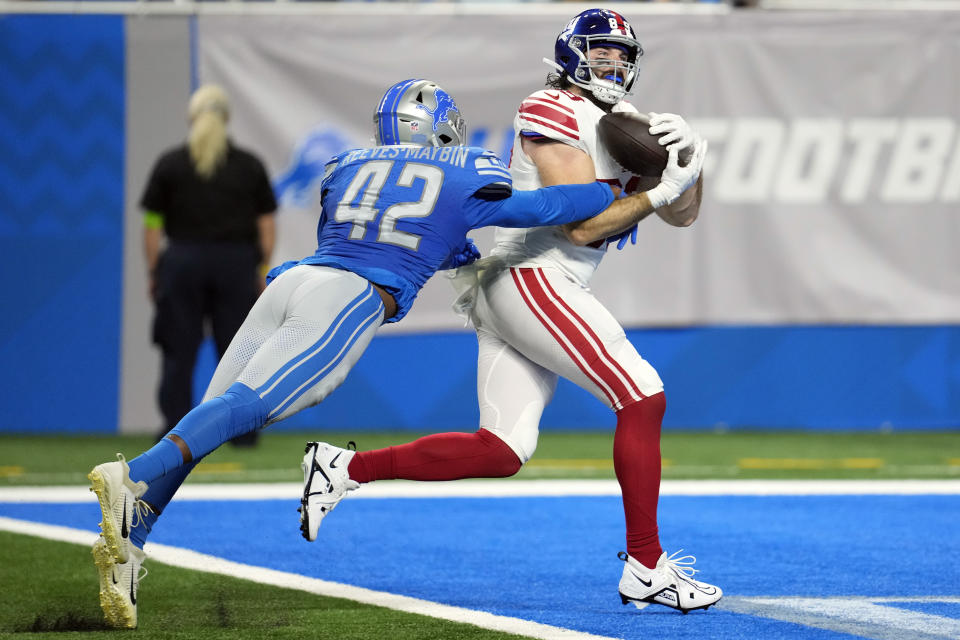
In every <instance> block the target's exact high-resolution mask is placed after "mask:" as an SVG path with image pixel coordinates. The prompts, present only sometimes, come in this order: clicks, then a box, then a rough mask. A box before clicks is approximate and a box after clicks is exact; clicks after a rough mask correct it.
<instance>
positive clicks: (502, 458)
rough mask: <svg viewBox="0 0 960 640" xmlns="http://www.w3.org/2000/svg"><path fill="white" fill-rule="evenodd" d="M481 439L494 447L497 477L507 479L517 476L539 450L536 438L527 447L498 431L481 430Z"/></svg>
mask: <svg viewBox="0 0 960 640" xmlns="http://www.w3.org/2000/svg"><path fill="white" fill-rule="evenodd" d="M478 433H479V434H480V436H481V437H483V438H484V439H485V440H487V441H488V443H490V444H491V445H495V446H494V451H495V452H496V454H495V456H496V464H495V465H494V466H495V467H496V469H497V472H498V473H497V477H501V478H506V477H509V476H512V475H514V474H516V473H517V472H518V471H520V469H521V468H522V467H523V465H524V464H526V462H527V460H529V459H530V457H531V456H532V455H533V452H534V450H535V449H536V448H537V441H536V438H534V439H533V442H532V443H528V444H527V445H526V446H523V444H521V443H518V442H517V441H516V440H515V439H514V438H511V437H510V436H508V435H506V434H505V433H503V432H502V431H500V430H498V429H491V428H481V429H480V431H479V432H478Z"/></svg>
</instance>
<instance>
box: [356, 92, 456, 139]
mask: <svg viewBox="0 0 960 640" xmlns="http://www.w3.org/2000/svg"><path fill="white" fill-rule="evenodd" d="M373 127H374V138H375V139H376V142H377V144H378V145H390V144H413V145H417V146H421V147H453V146H457V145H461V144H463V143H464V140H465V139H466V135H467V127H466V122H465V121H464V119H463V116H462V115H460V109H459V108H458V107H457V103H456V102H454V100H453V96H451V95H450V94H449V93H447V92H446V91H444V90H443V89H442V88H440V86H439V85H437V84H436V83H435V82H431V81H430V80H419V79H410V80H404V81H402V82H398V83H397V84H395V85H393V86H392V87H390V88H389V89H387V92H386V93H384V94H383V98H382V99H381V100H380V104H379V105H378V106H377V110H376V112H374V114H373Z"/></svg>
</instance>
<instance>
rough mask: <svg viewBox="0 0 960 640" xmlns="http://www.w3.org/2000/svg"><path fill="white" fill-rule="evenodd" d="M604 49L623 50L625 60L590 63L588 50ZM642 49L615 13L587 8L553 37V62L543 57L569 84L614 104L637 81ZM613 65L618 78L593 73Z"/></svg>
mask: <svg viewBox="0 0 960 640" xmlns="http://www.w3.org/2000/svg"><path fill="white" fill-rule="evenodd" d="M599 46H607V47H610V46H612V47H616V48H619V49H623V50H624V51H626V53H627V59H626V60H625V61H606V60H605V61H591V60H589V55H588V54H589V51H590V49H591V48H594V47H599ZM642 55H643V47H641V46H640V43H639V42H638V41H637V37H636V34H635V33H634V32H633V27H631V26H630V23H629V22H627V21H626V19H625V18H624V17H623V16H622V15H620V14H619V13H617V12H616V11H609V10H607V9H588V10H587V11H584V12H583V13H580V14H579V15H577V16H576V17H574V18H573V20H571V21H570V22H569V23H568V24H567V26H566V28H565V29H564V30H563V31H561V32H560V35H559V36H557V43H556V45H555V47H554V59H553V60H548V59H546V58H544V62H546V63H548V64H550V65H551V66H553V67H554V68H556V70H557V71H558V72H560V73H561V74H563V75H565V76H566V78H567V79H568V80H569V81H570V82H571V83H573V84H575V85H577V86H578V87H581V88H583V89H586V90H587V91H590V92H591V93H592V94H593V95H594V96H595V97H596V98H597V99H598V100H601V101H603V102H606V103H608V104H616V103H617V102H620V100H622V99H623V97H624V96H625V95H627V94H629V93H630V89H632V88H633V83H634V82H635V81H636V79H637V69H638V68H639V67H638V64H637V61H638V60H639V58H640V56H642ZM611 65H612V66H614V67H615V68H616V69H617V70H618V71H621V72H622V76H621V75H620V74H619V73H618V74H614V75H612V76H607V77H606V78H600V77H597V75H596V74H594V68H596V67H601V66H603V67H608V66H611Z"/></svg>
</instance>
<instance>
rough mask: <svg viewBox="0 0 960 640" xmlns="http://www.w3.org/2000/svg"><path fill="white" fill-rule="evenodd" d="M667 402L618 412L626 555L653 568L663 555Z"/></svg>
mask: <svg viewBox="0 0 960 640" xmlns="http://www.w3.org/2000/svg"><path fill="white" fill-rule="evenodd" d="M666 407H667V401H666V398H665V397H664V395H663V393H662V392H661V393H658V394H656V395H653V396H650V397H649V398H646V399H644V400H641V401H640V402H635V403H633V404H631V405H630V406H628V407H624V408H623V409H621V410H620V411H618V412H617V431H616V433H615V435H614V437H613V469H614V471H615V472H616V474H617V481H618V482H619V483H620V491H621V492H622V493H623V512H624V515H625V516H626V521H627V553H629V554H630V555H631V556H633V558H635V559H636V560H638V561H639V562H640V564H642V565H644V566H645V567H648V568H651V569H652V568H653V567H654V566H656V564H657V559H658V558H659V557H660V554H661V553H663V549H661V548H660V536H659V534H658V533H657V500H658V499H659V498H660V423H661V422H662V421H663V412H664V410H665V409H666Z"/></svg>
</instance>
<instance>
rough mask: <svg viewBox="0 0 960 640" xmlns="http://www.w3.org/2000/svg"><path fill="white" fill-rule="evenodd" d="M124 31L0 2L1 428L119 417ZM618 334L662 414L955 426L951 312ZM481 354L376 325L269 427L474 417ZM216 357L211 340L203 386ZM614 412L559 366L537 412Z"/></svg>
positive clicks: (828, 425) (425, 425)
mask: <svg viewBox="0 0 960 640" xmlns="http://www.w3.org/2000/svg"><path fill="white" fill-rule="evenodd" d="M124 38H125V31H124V19H123V18H121V17H104V16H3V17H0V252H2V253H0V256H2V258H0V259H2V264H3V265H4V266H3V269H4V270H3V274H4V276H5V277H4V282H5V284H6V286H7V291H6V296H5V300H6V303H5V305H4V311H5V313H4V314H3V318H4V320H3V323H4V324H3V326H2V328H3V331H2V332H0V363H2V365H3V366H2V368H0V388H2V389H3V396H2V397H3V399H4V411H3V412H2V414H0V432H8V433H9V432H37V433H55V432H76V433H80V432H83V433H113V432H116V431H117V430H118V428H119V422H120V418H119V417H118V405H119V403H120V401H119V394H120V389H119V386H120V384H119V382H118V381H119V379H120V377H121V375H122V371H123V365H122V353H121V351H122V349H121V346H120V344H121V340H120V334H121V326H120V324H121V317H122V316H123V314H124V312H123V307H124V304H132V303H131V302H130V301H129V300H126V301H125V300H124V299H123V298H124V296H123V293H122V292H123V290H124V283H123V282H121V274H122V272H123V260H124V251H125V247H124V243H125V242H126V243H127V244H129V243H130V242H135V241H137V240H138V239H139V236H138V235H137V234H133V235H130V234H128V235H127V239H126V241H125V240H124V228H123V227H124V208H125V207H124V202H125V198H126V200H129V194H126V193H125V192H124V184H125V178H128V177H127V176H125V175H124V148H125V144H126V141H125V138H124V130H125V129H124V123H125V119H126V118H127V115H128V114H126V113H125V107H124V105H125V104H128V103H127V102H125V101H126V100H127V98H128V96H126V95H125V94H126V85H125V75H124V72H125V63H126V61H125V59H124V46H125V42H124ZM176 103H177V104H178V105H179V104H181V103H182V101H181V100H180V98H179V96H178V97H177V99H176ZM177 117H178V118H179V117H180V116H179V114H178V115H177ZM154 151H155V150H150V154H151V155H152V154H153V152H154ZM127 184H131V183H130V182H129V181H128V182H127ZM126 248H127V249H129V246H128V247H126ZM128 253H129V252H128ZM127 297H128V298H129V297H130V296H127ZM138 304H139V303H138ZM143 304H144V305H145V304H146V302H145V300H144V302H143ZM142 315H144V316H146V315H148V314H147V313H146V312H145V313H144V314H142ZM144 333H146V331H145V332H144ZM629 334H630V338H631V339H632V340H633V341H634V343H635V344H637V345H638V347H639V349H640V351H641V352H642V353H643V354H644V355H645V357H647V358H648V359H649V360H650V361H651V362H652V363H653V364H654V365H655V366H656V367H657V369H658V370H659V371H660V373H661V375H662V377H663V379H664V380H665V382H666V385H667V394H668V409H667V415H666V422H665V424H666V427H667V428H713V427H716V426H725V427H728V428H758V427H759V428H766V427H775V428H807V429H877V428H885V427H886V428H893V429H921V428H957V426H958V425H960V327H958V326H926V327H690V328H672V329H634V330H631V331H630V332H629ZM475 354H476V341H475V339H474V337H473V335H472V334H470V333H446V334H432V335H402V336H397V335H392V336H381V337H380V338H378V339H377V340H375V341H374V342H373V344H372V345H371V347H370V349H369V350H368V353H367V354H366V355H365V356H364V358H363V359H362V360H361V362H360V363H359V365H358V366H357V368H356V369H355V370H354V371H353V372H352V373H351V375H350V377H349V379H348V380H347V382H346V383H345V384H344V386H343V387H342V388H341V389H339V390H338V391H337V392H336V393H334V394H333V395H332V396H331V397H330V398H329V399H328V400H327V402H325V403H324V405H323V406H321V407H316V408H314V409H311V410H308V411H305V412H303V413H301V414H299V415H297V416H295V417H293V418H291V419H290V420H288V421H286V422H285V423H282V424H279V425H275V426H274V427H273V428H276V429H310V428H338V429H379V428H398V429H411V430H436V429H463V430H467V429H471V428H473V427H474V426H476V422H477V409H476V394H475V372H474V361H475ZM214 359H215V358H214V355H213V352H212V348H211V347H210V346H209V344H208V345H206V346H205V350H204V351H203V354H202V357H201V358H200V360H199V362H198V365H197V372H198V375H197V379H196V383H197V387H198V395H199V393H200V388H201V387H202V386H203V385H205V383H206V380H208V379H209V376H210V373H211V372H212V369H213V366H214ZM144 402H150V399H149V398H148V399H145V400H144ZM612 425H613V419H612V416H611V415H610V414H609V412H607V411H606V410H605V409H604V408H603V407H602V405H600V403H599V402H598V401H596V400H595V399H593V398H592V397H591V396H589V395H588V394H586V393H585V392H583V391H581V390H580V389H577V388H576V387H573V386H572V385H570V384H568V383H565V382H563V381H561V383H560V385H559V387H558V390H557V395H556V398H555V400H554V402H553V404H552V405H551V406H550V407H549V408H548V410H547V412H546V415H545V416H544V421H543V427H544V428H545V429H594V428H598V429H608V428H610V427H611V426H612ZM145 426H147V427H148V428H151V429H152V428H156V427H158V426H159V425H158V424H155V425H145Z"/></svg>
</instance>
